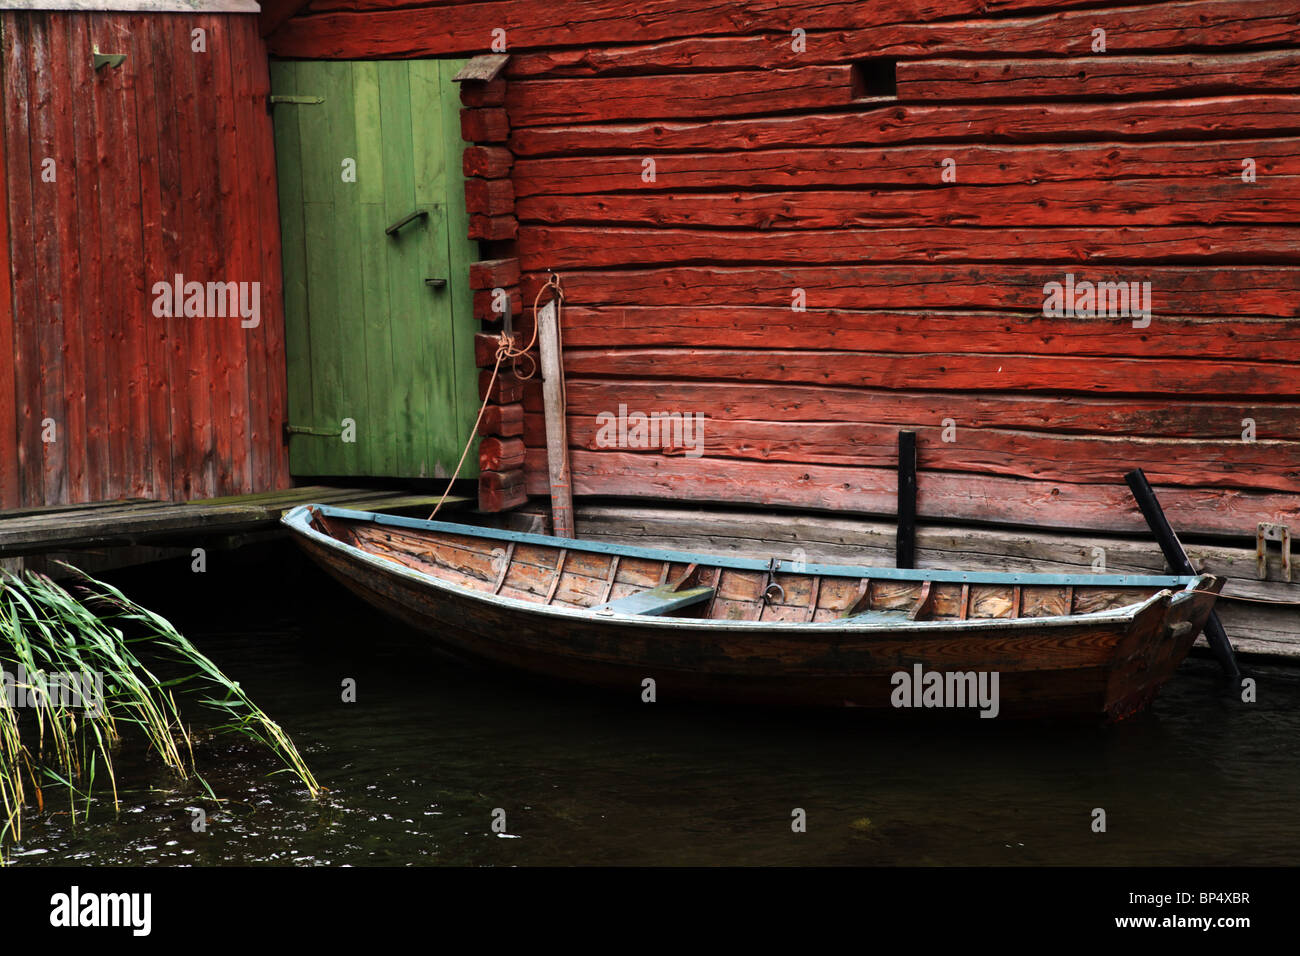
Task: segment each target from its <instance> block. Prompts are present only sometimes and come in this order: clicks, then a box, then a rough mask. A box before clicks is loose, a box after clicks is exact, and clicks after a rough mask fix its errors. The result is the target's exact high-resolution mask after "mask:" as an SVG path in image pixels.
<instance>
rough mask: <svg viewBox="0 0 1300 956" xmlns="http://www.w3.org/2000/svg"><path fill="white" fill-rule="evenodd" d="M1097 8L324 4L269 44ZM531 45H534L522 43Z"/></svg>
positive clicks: (698, 1) (483, 38) (956, 2)
mask: <svg viewBox="0 0 1300 956" xmlns="http://www.w3.org/2000/svg"><path fill="white" fill-rule="evenodd" d="M1085 2H1091V3H1092V4H1093V5H1095V4H1096V2H1097V0H895V2H891V3H860V2H855V0H838V2H819V3H803V2H799V3H791V2H789V0H736V2H731V3H727V4H726V5H725V6H723V7H719V6H718V4H717V3H716V2H715V0H639V2H636V3H631V2H629V0H552V2H550V3H546V4H539V3H537V2H536V0H500V2H493V3H457V4H455V5H454V6H450V7H448V8H446V9H444V10H442V11H439V12H438V14H437V15H434V16H431V15H430V13H429V10H428V8H427V6H412V7H406V8H403V9H397V10H394V9H391V8H392V5H393V4H392V0H355V2H348V0H317V2H314V3H313V4H312V15H310V16H300V17H294V18H293V19H291V20H289V21H287V22H286V23H284V24H283V25H281V26H280V28H279V29H277V30H276V31H275V32H274V33H273V34H272V35H271V36H270V37H269V38H268V41H267V43H268V48H269V50H270V52H271V53H272V54H274V55H275V56H280V57H303V58H307V57H310V58H317V59H342V60H353V59H384V58H395V57H405V56H450V55H453V54H463V55H473V54H476V53H483V52H484V51H485V49H486V48H487V46H488V44H489V43H491V42H492V40H493V38H494V33H493V31H495V30H497V29H501V30H505V31H506V36H507V39H510V38H511V37H512V36H513V37H517V38H519V40H518V45H520V46H524V45H526V46H528V47H532V48H541V47H552V46H591V45H598V44H606V43H623V42H626V40H627V38H628V37H629V36H637V37H639V38H641V39H642V40H646V41H649V40H665V39H669V38H673V37H702V36H709V35H717V34H735V33H756V32H761V31H765V30H776V31H780V32H782V33H785V34H786V35H789V34H790V31H791V30H793V29H794V28H795V27H799V28H801V29H804V30H816V29H828V30H851V29H858V30H863V29H871V28H874V27H878V26H882V25H884V24H890V23H908V22H926V21H930V20H937V19H941V18H948V19H951V18H955V17H959V16H961V15H962V14H963V13H965V14H971V15H972V16H983V15H985V14H986V13H1001V12H1014V11H1016V10H1058V9H1069V8H1071V7H1078V6H1081V5H1083V4H1084V3H1085ZM524 38H526V39H524Z"/></svg>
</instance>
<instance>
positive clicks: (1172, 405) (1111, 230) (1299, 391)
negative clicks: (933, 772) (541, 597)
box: [270, 0, 1300, 535]
mask: <svg viewBox="0 0 1300 956" xmlns="http://www.w3.org/2000/svg"><path fill="white" fill-rule="evenodd" d="M495 30H504V32H505V38H506V41H507V43H508V44H509V50H510V52H511V54H512V57H511V60H510V63H509V65H508V67H507V71H506V74H505V78H506V82H505V85H504V88H499V89H495V90H494V91H493V94H492V95H495V96H496V97H497V98H498V99H496V100H494V99H484V100H483V101H475V100H474V99H473V98H472V94H470V92H469V90H467V91H466V104H467V106H470V107H472V109H471V110H470V111H469V113H468V114H467V118H468V120H469V121H470V122H469V125H467V131H468V130H470V129H474V130H477V131H478V132H479V133H481V134H482V136H481V141H482V142H484V143H494V144H496V145H493V146H491V147H488V148H485V149H478V150H471V153H472V155H470V154H467V158H466V168H467V171H468V172H470V173H471V174H478V175H485V176H486V175H493V176H497V177H503V178H507V179H508V180H509V182H510V184H511V185H512V187H513V188H512V190H511V191H510V193H509V195H508V197H507V196H506V195H505V194H504V193H502V194H501V198H500V201H499V203H498V205H497V207H496V208H495V209H494V210H493V213H494V215H495V216H496V218H497V219H498V220H500V219H502V218H505V219H507V220H510V219H511V218H512V217H513V222H511V223H510V224H511V225H512V226H513V224H514V222H517V230H518V231H517V242H516V243H515V244H513V245H509V246H505V245H498V246H495V247H494V248H493V250H492V252H493V255H494V257H500V258H506V259H508V258H510V257H517V259H518V262H519V265H520V267H521V270H522V273H523V276H522V281H521V288H520V291H521V292H522V300H523V302H524V303H531V301H532V295H533V293H534V291H535V290H536V288H537V286H538V283H539V281H541V278H542V277H543V275H544V272H545V270H547V269H555V270H557V271H559V272H560V273H561V274H562V275H563V279H564V283H565V288H566V290H567V311H566V316H565V326H564V332H565V343H566V348H567V352H566V369H567V373H568V382H569V389H568V402H569V408H568V412H569V423H568V424H569V431H570V439H571V446H572V456H571V457H572V464H573V468H574V488H575V491H576V492H577V493H579V494H589V495H610V494H612V495H643V496H655V497H669V498H695V499H703V500H712V501H724V502H752V503H763V504H774V505H788V506H802V507H815V508H830V509H846V510H862V511H872V512H880V513H890V512H892V510H893V495H894V475H893V470H892V465H893V456H894V448H895V444H894V443H895V433H896V431H897V430H898V429H899V428H904V427H906V428H912V429H915V430H917V431H918V433H919V447H920V459H921V468H922V471H921V475H920V478H919V511H920V513H921V515H923V516H929V517H944V518H958V519H977V520H992V521H998V522H1006V523H1011V524H1036V525H1043V526H1050V527H1063V528H1071V527H1073V528H1084V529H1105V530H1112V531H1138V530H1141V529H1143V528H1144V524H1143V522H1142V520H1141V518H1140V516H1139V515H1138V513H1137V511H1136V509H1135V508H1134V507H1133V505H1132V504H1131V501H1130V499H1129V495H1128V492H1127V490H1126V489H1125V487H1124V485H1123V483H1122V475H1123V473H1124V472H1125V471H1127V470H1128V469H1129V468H1131V467H1133V466H1142V467H1143V468H1145V469H1146V471H1147V472H1148V474H1149V475H1150V477H1151V478H1152V480H1153V481H1154V482H1155V483H1156V484H1157V486H1158V488H1159V490H1160V493H1161V497H1162V499H1163V500H1164V502H1165V503H1166V506H1167V509H1168V511H1169V513H1170V517H1171V520H1172V521H1173V523H1174V525H1175V526H1176V527H1178V528H1180V529H1181V530H1183V531H1185V532H1203V533H1216V534H1230V535H1249V534H1251V533H1253V530H1254V526H1255V524H1256V522H1259V521H1282V522H1285V523H1288V524H1290V525H1291V526H1292V527H1293V528H1294V527H1296V526H1297V525H1300V226H1297V223H1300V215H1298V214H1300V95H1296V93H1295V90H1296V89H1297V86H1298V85H1300V0H1275V2H1268V3H1258V2H1251V0H1183V2H1161V3H1150V2H1147V3H1142V2H1130V3H1115V2H1105V0H888V2H886V0H879V2H825V0H779V2H778V0H741V2H737V3H729V4H718V3H715V2H713V0H641V2H638V3H628V2H622V0H547V2H545V3H543V2H539V0H498V2H480V3H470V4H446V3H425V4H412V3H409V2H402V3H393V2H385V0H313V2H311V3H310V4H309V5H308V7H307V8H306V9H305V10H303V11H301V12H300V13H299V14H298V15H297V16H296V17H294V18H293V19H290V20H288V21H287V22H284V23H283V24H281V25H280V26H279V27H278V29H276V31H275V32H274V33H273V35H272V36H271V38H270V48H271V50H272V52H273V53H275V54H278V55H283V56H310V57H387V56H399V57H400V56H448V55H469V54H477V53H483V52H487V50H488V47H489V44H490V43H491V42H492V40H493V31H495ZM1099 30H1101V31H1104V34H1105V51H1104V52H1101V51H1100V50H1096V49H1095V46H1096V44H1097V39H1098V33H1097V31H1099ZM798 41H802V42H798ZM882 57H884V58H893V59H895V60H896V61H897V62H896V67H895V68H894V70H893V76H894V79H895V81H896V89H895V90H894V91H893V92H892V93H891V92H889V91H887V90H886V91H876V92H879V93H880V95H878V96H870V95H866V94H870V93H873V90H871V89H869V88H868V87H867V85H866V84H867V82H868V80H869V79H870V76H869V75H868V74H869V72H870V71H869V70H868V71H867V72H866V73H864V72H863V71H862V69H861V66H859V67H857V68H855V64H862V63H863V61H865V60H868V59H869V58H882ZM498 100H499V103H500V105H497V102H498ZM470 138H471V139H474V138H476V137H470ZM500 147H505V149H506V150H507V151H508V152H503V151H502V150H501V148H500ZM1247 159H1249V160H1253V161H1254V168H1255V181H1253V182H1248V181H1245V180H1244V179H1243V175H1242V173H1243V161H1244V160H1247ZM647 160H653V162H654V177H653V179H651V178H649V177H648V176H644V175H643V173H645V171H646V167H647ZM945 160H952V161H953V163H955V173H956V179H955V182H946V181H944V179H943V178H942V175H941V174H942V171H943V167H944V163H945ZM476 170H492V172H491V173H486V172H478V173H475V171H476ZM507 200H508V208H507ZM485 201H486V200H485ZM502 235H505V233H504V232H503V233H502ZM1066 273H1074V274H1076V275H1078V276H1079V277H1080V278H1088V279H1091V280H1119V279H1123V280H1128V281H1138V282H1150V283H1151V287H1152V300H1153V301H1152V309H1153V313H1154V314H1153V318H1152V322H1151V325H1150V326H1149V327H1147V328H1134V327H1133V325H1132V321H1131V319H1129V318H1123V317H1109V318H1045V317H1044V315H1043V298H1044V292H1043V287H1044V285H1045V283H1048V282H1052V281H1063V280H1064V276H1065V274H1066ZM796 289H802V290H804V294H805V295H806V299H807V309H806V311H801V312H796V311H792V309H791V307H790V306H791V301H792V295H793V294H794V290H796ZM524 398H525V412H526V414H525V420H524V424H523V429H522V437H523V439H524V442H525V445H526V447H527V449H528V450H527V452H526V464H525V474H526V479H527V488H528V490H529V491H530V492H531V493H534V494H543V493H545V492H546V490H547V488H546V472H545V468H544V450H543V449H544V441H543V428H542V423H541V421H540V412H541V408H540V396H539V394H538V391H537V389H536V387H535V386H534V385H528V386H526V387H525V389H524ZM620 405H625V406H627V408H628V409H629V410H637V411H642V412H654V411H669V412H682V413H687V414H689V413H700V414H703V415H705V416H706V417H707V422H706V427H705V431H704V436H705V454H704V456H703V457H700V458H693V457H689V456H686V455H683V454H681V450H680V449H677V450H674V449H669V450H668V452H667V453H665V452H664V450H663V449H656V450H640V449H628V448H614V449H610V448H606V447H602V446H601V443H600V442H599V441H598V428H597V425H598V423H597V420H596V416H597V415H599V414H600V413H601V412H615V413H616V412H617V411H618V409H619V407H620ZM497 419H499V420H500V421H502V422H509V423H510V428H511V429H512V430H511V431H510V432H506V431H502V432H500V433H499V434H500V436H501V437H505V436H507V435H517V434H519V431H518V424H517V416H516V415H514V414H506V413H501V414H499V415H497V416H495V418H494V419H493V420H497ZM1246 420H1250V421H1252V422H1253V423H1254V424H1253V427H1254V436H1253V437H1254V441H1248V440H1244V439H1243V436H1244V435H1245V434H1246V430H1247V429H1248V428H1249V427H1250V425H1249V424H1248V423H1247V422H1246ZM945 422H950V423H951V424H952V425H954V426H955V432H954V431H951V430H950V431H949V432H948V433H947V435H946V436H945V430H944V425H945ZM945 437H948V438H952V439H954V440H952V441H945V440H944V439H945Z"/></svg>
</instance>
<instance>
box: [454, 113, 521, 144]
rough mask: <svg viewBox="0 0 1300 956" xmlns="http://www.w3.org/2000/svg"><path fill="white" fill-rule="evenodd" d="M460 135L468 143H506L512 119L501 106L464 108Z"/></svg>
mask: <svg viewBox="0 0 1300 956" xmlns="http://www.w3.org/2000/svg"><path fill="white" fill-rule="evenodd" d="M460 136H461V139H463V140H465V142H467V143H504V142H505V141H506V140H507V139H508V138H509V137H510V119H509V117H508V116H507V115H506V111H505V109H503V108H501V107H486V108H483V109H462V110H461V111H460Z"/></svg>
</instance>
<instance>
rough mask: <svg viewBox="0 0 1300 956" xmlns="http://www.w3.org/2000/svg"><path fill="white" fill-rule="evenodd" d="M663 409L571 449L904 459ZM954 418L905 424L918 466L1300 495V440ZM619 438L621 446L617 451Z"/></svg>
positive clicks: (821, 426)
mask: <svg viewBox="0 0 1300 956" xmlns="http://www.w3.org/2000/svg"><path fill="white" fill-rule="evenodd" d="M953 405H954V414H960V404H959V403H956V402H954V403H953ZM664 406H665V403H659V404H656V405H652V406H649V407H644V408H643V407H639V406H637V407H633V406H628V405H627V403H626V402H622V403H620V405H619V406H615V408H614V410H613V411H609V412H603V413H598V414H597V415H584V414H570V415H569V416H568V417H567V422H568V438H569V444H570V447H573V448H582V449H586V450H587V451H608V450H612V449H616V448H619V449H622V450H630V451H633V452H636V451H641V452H648V453H657V454H673V455H686V456H688V457H690V456H695V457H700V456H701V455H703V456H705V457H708V458H715V459H741V460H746V461H773V462H791V463H802V464H816V465H852V466H854V467H864V468H892V467H895V466H896V464H897V461H898V427H897V426H895V425H881V424H872V423H870V422H863V421H835V422H788V421H767V420H743V419H742V420H736V419H720V418H712V417H706V416H705V415H704V413H702V412H692V411H690V410H687V411H685V412H677V411H675V410H673V409H669V408H666V407H664ZM629 408H630V409H631V411H630V412H628V414H632V413H635V412H639V413H640V414H641V415H643V416H649V415H652V414H657V415H662V416H664V418H663V420H661V421H656V422H654V423H653V425H652V424H650V423H648V422H646V423H645V424H643V425H641V426H640V428H639V430H638V426H637V419H632V420H630V421H629V420H628V418H627V417H626V415H624V416H623V417H622V418H620V417H619V416H620V414H621V413H622V412H624V411H627V410H628V409H629ZM674 414H677V415H679V416H680V417H679V418H677V419H676V420H675V421H674V420H673V419H671V418H669V417H668V416H670V415H674ZM603 416H612V417H603ZM950 420H951V421H952V422H953V423H954V424H953V426H952V427H951V429H950V430H947V431H945V428H944V427H943V426H941V425H939V424H938V423H935V424H931V425H927V426H916V425H911V426H909V430H910V431H913V432H915V433H916V436H917V449H918V460H919V461H920V463H921V467H923V468H926V469H929V470H931V471H953V472H969V473H972V474H990V475H1006V476H1011V477H1018V478H1037V479H1044V480H1048V481H1063V482H1070V483H1083V484H1089V483H1103V484H1122V483H1123V481H1124V475H1125V474H1126V473H1127V472H1129V471H1131V470H1132V469H1134V468H1142V469H1143V470H1144V471H1145V472H1146V473H1147V476H1148V477H1149V478H1150V479H1151V480H1152V481H1154V482H1157V483H1159V484H1168V485H1187V486H1191V487H1210V488H1253V489H1257V490H1260V491H1285V492H1291V493H1293V494H1294V493H1297V492H1300V434H1297V435H1296V437H1295V439H1294V440H1292V441H1268V440H1264V441H1250V442H1245V441H1242V440H1241V439H1240V437H1238V438H1236V439H1235V440H1229V441H1222V440H1212V439H1173V438H1130V437H1126V436H1125V437H1121V436H1098V435H1051V434H1045V433H1041V432H1026V431H1010V430H1007V429H988V428H967V427H964V426H960V425H957V424H956V422H957V419H955V418H953V419H950ZM620 422H621V425H620ZM611 423H612V424H611ZM524 428H525V430H524V441H525V442H527V443H528V444H529V445H531V446H532V447H544V446H545V442H546V431H545V428H546V423H545V416H544V415H542V414H541V413H530V414H528V415H527V416H525V422H524ZM620 433H621V436H622V439H620ZM945 434H946V435H947V438H945ZM619 440H624V441H625V443H624V444H622V445H619V444H613V442H616V441H619ZM523 444H524V442H521V443H520V448H521V449H522V447H523ZM480 454H481V453H480ZM520 454H521V455H522V451H521V452H520ZM484 467H490V466H484Z"/></svg>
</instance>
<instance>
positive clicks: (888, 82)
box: [852, 56, 898, 100]
mask: <svg viewBox="0 0 1300 956" xmlns="http://www.w3.org/2000/svg"><path fill="white" fill-rule="evenodd" d="M852 76H853V80H852V83H853V98H854V99H855V100H867V99H877V98H879V97H886V96H897V95H898V61H897V60H895V59H894V58H893V57H885V56H878V57H872V58H871V59H869V60H858V62H857V63H854V64H853V74H852Z"/></svg>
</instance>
